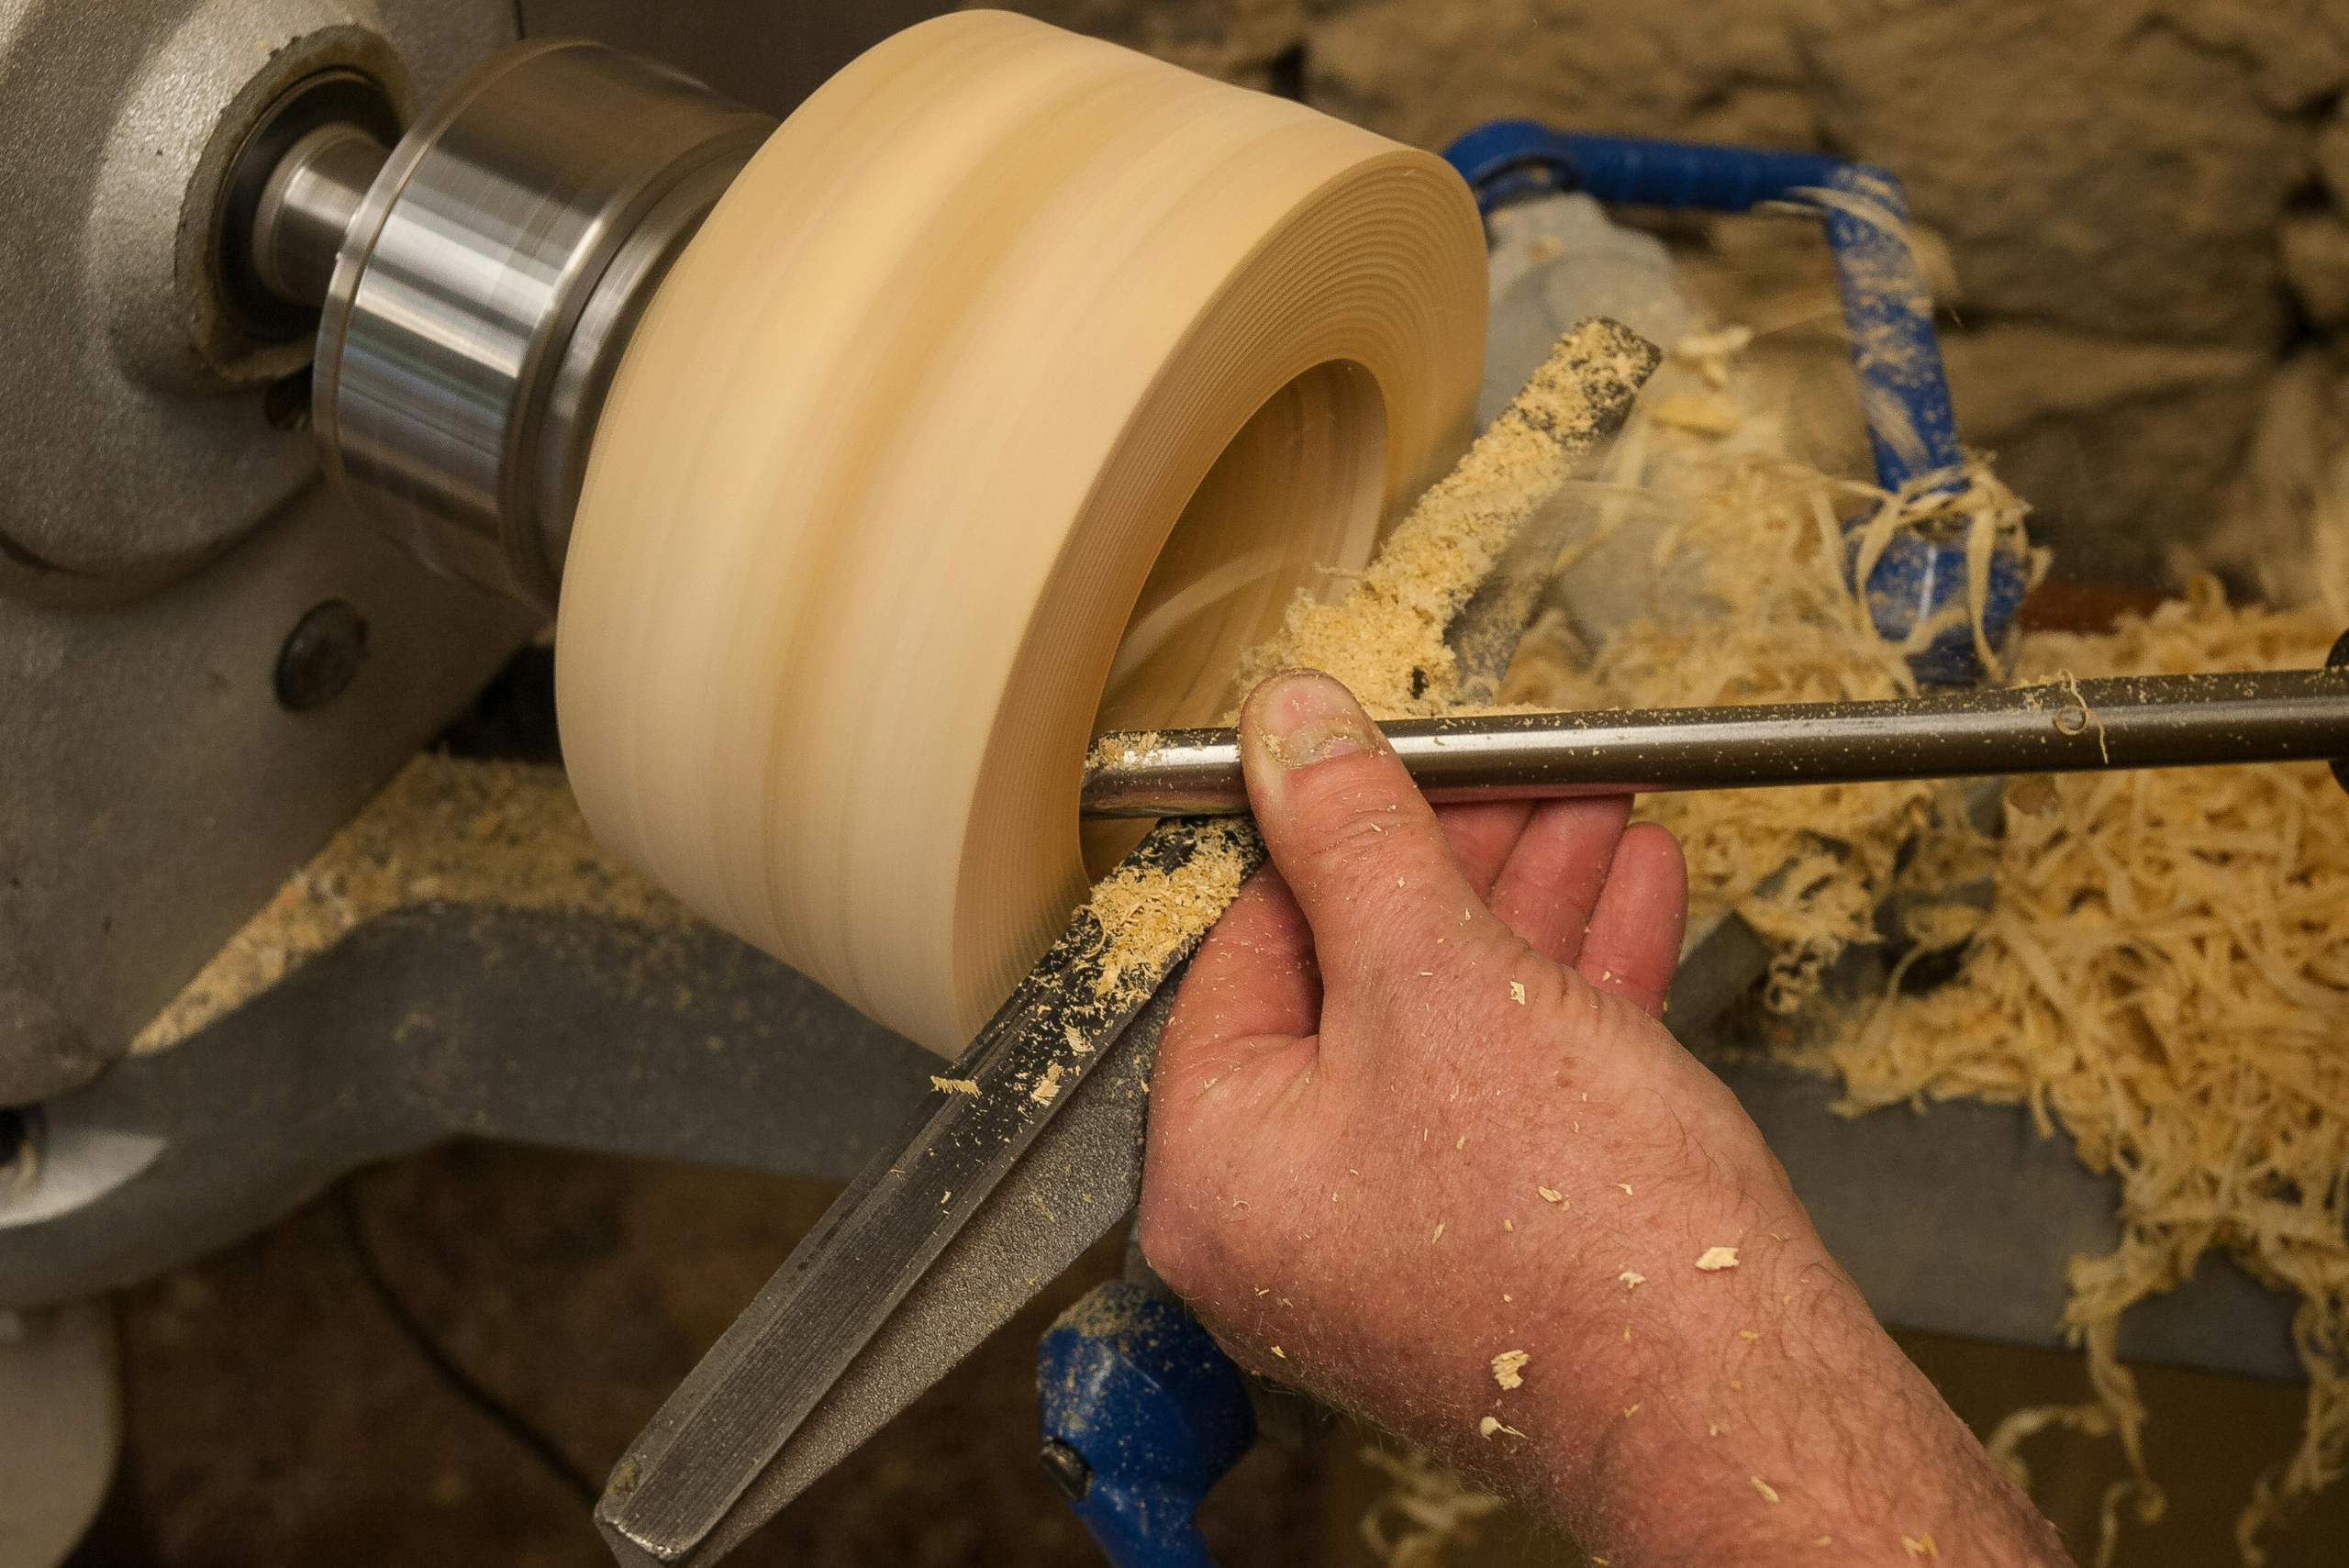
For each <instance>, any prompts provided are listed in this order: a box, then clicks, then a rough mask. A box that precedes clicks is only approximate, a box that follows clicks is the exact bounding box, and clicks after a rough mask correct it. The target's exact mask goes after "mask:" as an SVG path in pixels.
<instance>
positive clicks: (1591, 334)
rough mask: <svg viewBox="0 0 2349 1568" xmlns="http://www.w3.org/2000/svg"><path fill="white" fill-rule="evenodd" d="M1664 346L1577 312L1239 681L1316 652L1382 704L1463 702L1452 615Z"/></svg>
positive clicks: (1300, 606)
mask: <svg viewBox="0 0 2349 1568" xmlns="http://www.w3.org/2000/svg"><path fill="white" fill-rule="evenodd" d="M1659 357H1660V356H1659V355H1658V354H1657V351H1656V350H1655V348H1654V346H1653V345H1652V344H1650V343H1649V342H1648V341H1647V340H1646V339H1643V338H1642V337H1640V336H1639V334H1637V333H1635V332H1633V331H1631V329H1630V328H1625V327H1621V326H1619V325H1618V324H1616V323H1614V322H1612V321H1601V320H1589V321H1582V322H1577V323H1576V324H1575V326H1574V327H1573V328H1570V329H1569V330H1568V331H1567V332H1566V334H1565V336H1564V337H1563V338H1561V339H1558V345H1557V347H1556V348H1555V349H1553V350H1551V354H1550V357H1549V359H1548V360H1546V361H1543V362H1542V368H1541V369H1540V370H1538V371H1536V372H1535V373H1534V374H1533V379H1532V380H1531V381H1530V382H1528V383H1527V384H1526V386H1525V390H1524V391H1522V392H1520V393H1519V394H1518V395H1517V397H1516V398H1515V399H1513V400H1512V401H1511V402H1510V404H1509V406H1508V408H1506V409H1505V410H1503V411H1502V414H1501V416H1500V417H1499V418H1497V419H1496V420H1495V421H1494V422H1493V424H1492V426H1491V428H1489V429H1487V430H1486V432H1485V433H1484V434H1483V435H1482V436H1479V437H1478V438H1477V439H1476V442H1475V445H1474V446H1472V447H1471V448H1469V450H1468V453H1467V455H1466V456H1464V457H1463V458H1462V459H1461V460H1460V462H1459V464H1458V466H1456V467H1454V468H1453V471H1452V472H1451V473H1448V474H1446V475H1445V476H1444V477H1443V478H1442V479H1441V480H1439V481H1437V482H1436V484H1434V485H1433V486H1431V488H1430V489H1429V490H1428V492H1427V493H1426V494H1425V495H1422V496H1420V497H1419V502H1418V504H1417V505H1415V506H1413V507H1412V508H1411V510H1410V512H1409V514H1408V516H1406V517H1404V519H1403V520H1402V521H1401V522H1400V523H1398V524H1397V525H1396V527H1395V530H1394V532H1393V533H1392V534H1390V535H1388V536H1387V539H1386V543H1385V544H1384V545H1383V546H1382V547H1381V548H1380V550H1379V552H1378V554H1377V556H1376V557H1375V559H1374V560H1373V561H1372V562H1371V563H1370V565H1369V567H1368V569H1367V570H1365V571H1364V573H1363V574H1362V576H1361V578H1360V579H1359V580H1358V581H1357V582H1356V583H1355V584H1353V587H1352V588H1350V589H1348V590H1347V592H1346V593H1345V594H1344V595H1343V596H1341V598H1340V599H1339V600H1338V601H1337V602H1336V603H1335V604H1330V605H1322V604H1317V603H1315V602H1314V601H1313V600H1311V599H1310V598H1308V597H1300V598H1299V599H1298V600H1297V603H1296V604H1295V605H1294V606H1291V608H1290V611H1289V615H1288V618H1287V622H1286V625H1285V626H1284V627H1283V628H1282V629H1281V631H1280V632H1279V633H1278V634H1276V635H1275V636H1274V637H1272V638H1269V639H1266V640H1265V641H1264V643H1262V644H1261V645H1259V646H1258V647H1256V648H1254V649H1252V650H1250V651H1249V652H1248V654H1247V655H1246V657H1245V658H1244V659H1243V660H1242V662H1241V679H1240V683H1239V690H1240V691H1241V693H1242V694H1243V695H1244V694H1245V693H1246V691H1247V690H1248V689H1249V688H1250V687H1252V686H1253V685H1254V684H1256V682H1257V681H1258V680H1260V679H1262V678H1263V677H1264V676H1265V675H1268V674H1270V673H1273V672H1274V671H1275V670H1278V669H1281V668H1284V667H1286V666H1289V665H1306V666H1309V667H1311V668H1313V669H1317V670H1323V671H1327V672H1328V673H1330V674H1332V675H1335V676H1337V677H1338V679H1340V680H1341V681H1343V682H1344V683H1345V684H1346V685H1347V686H1348V688H1349V689H1351V690H1352V691H1353V694H1354V696H1355V697H1356V699H1357V700H1359V701H1360V702H1361V703H1362V705H1363V706H1364V708H1365V709H1367V710H1368V711H1369V712H1370V713H1371V714H1372V715H1373V716H1374V717H1381V718H1392V717H1404V716H1408V715H1427V714H1436V713H1442V712H1444V711H1446V710H1447V709H1448V708H1451V707H1453V706H1457V704H1458V702H1459V701H1460V698H1461V695H1462V688H1461V682H1460V673H1459V668H1458V662H1457V661H1456V659H1455V657H1454V655H1453V651H1452V650H1451V648H1450V647H1448V646H1447V645H1446V644H1445V642H1444V640H1443V633H1444V628H1446V627H1447V626H1449V625H1450V624H1451V623H1452V619H1453V617H1454V616H1455V615H1457V614H1458V613H1459V610H1460V607H1461V606H1463V605H1464V604H1466V603H1467V602H1468V599H1469V597H1470V595H1473V594H1474V593H1475V590H1476V587H1477V584H1480V583H1482V582H1483V581H1484V579H1485V575H1486V573H1487V572H1489V571H1490V570H1491V569H1492V565H1493V562H1495V561H1496V560H1497V559H1498V558H1499V556H1500V553H1501V551H1502V550H1504V549H1506V548H1507V547H1508V543H1509V541H1510V540H1511V539H1513V538H1514V537H1515V536H1516V534H1517V531H1518V529H1519V528H1521V527H1522V526H1523V525H1524V523H1525V522H1526V520H1527V519H1528V518H1529V517H1531V516H1532V515H1533V513H1534V512H1535V511H1536V510H1537V509H1538V508H1539V507H1540V506H1542V504H1543V503H1545V502H1547V501H1548V500H1550V499H1551V498H1552V497H1553V496H1554V495H1557V494H1558V493H1559V491H1560V490H1561V489H1563V488H1564V485H1565V484H1566V483H1567V482H1568V481H1569V480H1571V479H1573V478H1574V477H1575V473H1576V469H1577V467H1578V465H1579V464H1580V463H1581V462H1583V461H1584V460H1585V459H1586V458H1587V457H1588V456H1589V455H1590V453H1591V452H1592V451H1593V450H1595V449H1596V448H1597V447H1598V445H1599V444H1600V443H1601V442H1602V441H1604V440H1605V439H1607V438H1608V437H1609V436H1611V435H1612V434H1614V432H1615V430H1616V429H1617V428H1619V426H1620V424H1621V421H1622V419H1623V417H1624V414H1625V413H1626V411H1627V410H1628V409H1629V407H1630V406H1631V399H1632V397H1633V396H1634V395H1636V393H1637V392H1638V390H1639V387H1640V385H1641V384H1642V382H1643V381H1645V380H1646V378H1647V375H1648V373H1650V372H1651V371H1652V370H1653V369H1654V367H1655V364H1656V362H1657V361H1658V359H1659Z"/></svg>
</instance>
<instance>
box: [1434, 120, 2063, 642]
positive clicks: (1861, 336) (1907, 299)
mask: <svg viewBox="0 0 2349 1568" xmlns="http://www.w3.org/2000/svg"><path fill="white" fill-rule="evenodd" d="M1444 157H1445V158H1446V159H1448V160H1449V161H1451V163H1452V165H1453V168H1455V169H1457V170H1459V171H1460V173H1461V176H1462V178H1464V179H1465V180H1466V181H1467V182H1468V184H1469V187H1470V189H1472V190H1474V191H1475V193H1476V205H1477V207H1478V209H1479V210H1480V211H1483V212H1487V213H1489V212H1492V211H1494V210H1495V209H1496V208H1498V207H1502V206H1508V204H1509V203H1511V202H1513V201H1520V200H1523V199H1525V198H1527V197H1529V196H1534V195H1543V194H1546V193H1548V192H1553V191H1561V190H1564V191H1582V192H1585V193H1586V194H1587V195H1591V196H1592V197H1594V198H1596V199H1597V200H1599V201H1602V202H1622V203H1631V204H1636V205H1640V206H1665V207H1681V208H1702V209H1705V210H1709V211H1716V212H1744V211H1747V210H1749V209H1751V208H1753V207H1754V206H1760V205H1761V204H1763V203H1765V202H1780V201H1791V202H1799V203H1802V204H1803V205H1806V206H1814V207H1817V208H1819V209H1820V211H1821V212H1822V213H1823V215H1824V218H1825V226H1826V232H1827V244H1828V248H1829V250H1830V251H1831V254H1832V255H1833V257H1834V261H1835V277H1836V283H1837V286H1838V288H1839V289H1840V291H1841V293H1842V301H1843V318H1844V323H1845V325H1846V327H1847V328H1848V329H1849V333H1850V336H1851V340H1852V368H1853V370H1854V372H1855V373H1857V374H1858V376H1859V382H1860V405H1861V410H1862V412H1863V414H1864V415H1865V417H1866V420H1867V428H1868V444H1869V446H1870V448H1871V449H1872V450H1873V451H1874V453H1875V458H1876V483H1877V484H1881V485H1883V486H1884V488H1886V489H1887V490H1898V489H1900V488H1901V487H1903V486H1904V485H1911V484H1919V485H1924V486H1926V487H1929V488H1932V489H1936V490H1940V489H1954V488H1956V487H1957V485H1958V484H1960V483H1962V471H1963V468H1964V464H1965V450H1964V448H1963V447H1961V446H1960V445H1959V443H1958V439H1957V418H1956V416H1955V414H1954V413H1953V412H1952V410H1951V407H1950V400H1949V381H1948V378H1947V376H1946V375H1945V374H1944V373H1943V369H1942V354H1941V343H1940V340H1939V339H1937V338H1936V337H1935V336H1934V333H1933V311H1932V293H1931V291H1930V290H1928V289H1927V288H1926V286H1925V280H1924V275H1923V273H1922V272H1920V270H1919V268H1918V266H1917V259H1916V257H1915V255H1914V254H1913V253H1912V252H1911V251H1910V250H1909V242H1908V239H1907V237H1906V234H1905V232H1904V228H1905V225H1906V224H1907V222H1908V217H1909V204H1908V198H1907V197H1906V196H1905V195H1903V194H1902V191H1901V189H1900V182H1899V181H1898V180H1896V179H1894V178H1893V177H1892V175H1891V174H1889V173H1888V172H1886V171H1884V170H1882V169H1879V168H1876V166H1875V165H1874V164H1869V163H1854V162H1847V161H1844V160H1842V159H1840V158H1831V157H1827V156H1825V155H1823V154H1820V153H1815V152H1784V151H1778V150H1771V149H1765V148H1753V147H1721V146H1714V145H1709V144H1707V143H1703V142H1690V141H1662V140H1656V139H1651V138H1645V137H1628V136H1588V135H1583V134H1579V133H1576V132H1571V131H1557V130H1552V129H1551V128H1549V127H1547V126H1545V125H1542V124H1541V123H1540V122H1539V121H1535V120H1495V121H1493V122H1492V123H1490V124H1488V125H1483V126H1479V127H1477V128H1475V130H1472V131H1470V132H1468V133H1467V134H1466V135H1465V136H1463V137H1461V138H1460V139H1458V140H1457V141H1455V142H1453V144H1452V145H1451V146H1450V147H1448V148H1446V149H1445V150H1444ZM1920 548H1921V549H1924V550H1928V551H1929V552H1930V553H1931V554H1932V555H1933V556H1934V557H1935V559H1933V560H1932V561H1927V562H1919V561H1914V560H1910V559H1909V557H1910V556H1911V555H1913V554H1914V553H1915V550H1917V549H1920ZM1896 556H1898V558H1899V559H1898V561H1896V560H1895V559H1894V558H1895V557H1896ZM1896 569H1897V571H1896ZM2024 575H2025V573H2024V569H2023V562H2022V561H2021V558H2020V557H2019V556H2017V555H2016V554H2015V552H2014V551H2013V550H2010V549H2007V548H2004V547H2002V548H2001V549H2000V550H1999V552H1998V557H1997V559H1996V560H1995V561H1994V562H1993V563H1992V569H1991V589H1992V591H1991V595H1990V602H1989V604H1988V606H1987V607H1986V610H1985V614H1984V617H1983V620H1984V627H1985V629H1986V630H1987V633H1988V635H1989V638H1990V640H1991V642H1992V644H1993V645H1994V646H1995V645H1996V644H1997V643H1998V642H1999V641H2000V640H2002V639H2003V638H2004V636H2005V633H2006V628H2007V626H2008V624H2009V622H2010V621H2011V620H2012V618H2013V616H2014V612H2015V609H2016V607H2017V606H2018V605H2019V604H2020V602H2021V592H2022V590H2021V584H2022V581H2023V577H2024ZM1896 577H1897V581H1896V580H1895V579H1896ZM1912 594H1914V595H1921V596H1911V595H1912ZM1964 594H1965V548H1964V545H1963V543H1962V542H1959V543H1954V544H1949V545H1943V546H1938V547H1930V546H1914V547H1909V548H1905V549H1900V550H1892V551H1887V559H1886V562H1885V563H1884V564H1883V565H1882V566H1880V567H1879V568H1878V570H1877V572H1876V573H1875V574H1873V575H1872V577H1871V579H1870V581H1869V584H1868V595H1867V597H1868V605H1869V608H1870V612H1871V615H1872V617H1873V618H1874V619H1875V621H1876V630H1877V631H1878V632H1879V633H1881V634H1882V635H1884V636H1886V637H1888V638H1902V637H1906V636H1907V635H1908V633H1909V628H1911V627H1913V626H1915V625H1916V624H1917V623H1918V621H1919V620H1920V618H1922V617H1930V616H1932V615H1933V614H1934V613H1935V612H1937V611H1938V610H1940V609H1941V608H1942V607H1943V606H1944V605H1945V604H1947V603H1949V602H1950V600H1951V597H1952V596H1953V595H1956V596H1960V597H1962V596H1963V595H1964ZM1910 664H1911V666H1912V668H1914V669H1915V670H1916V672H1917V674H1918V677H1919V678H1920V679H1921V680H1925V681H1930V682H1934V683H1940V684H1962V683H1964V682H1966V681H1971V680H1975V679H1977V678H1978V677H1979V675H1980V668H1979V666H1978V664H1977V663H1976V659H1975V653H1974V640H1973V633H1972V631H1971V629H1970V628H1954V629H1953V630H1952V631H1950V632H1948V633H1946V634H1944V635H1943V636H1941V637H1938V638H1936V639H1934V640H1933V642H1932V644H1931V646H1929V647H1928V648H1926V649H1925V650H1924V651H1922V652H1920V653H1919V654H1918V655H1916V656H1915V657H1913V658H1912V659H1911V660H1910Z"/></svg>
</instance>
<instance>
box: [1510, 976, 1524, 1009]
mask: <svg viewBox="0 0 2349 1568" xmlns="http://www.w3.org/2000/svg"><path fill="white" fill-rule="evenodd" d="M1508 999H1509V1000H1510V1001H1512V1002H1514V1003H1516V1004H1517V1005H1518V1006H1520V1007H1522V1006H1525V982H1524V981H1522V980H1512V981H1510V982H1509V983H1508Z"/></svg>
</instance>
